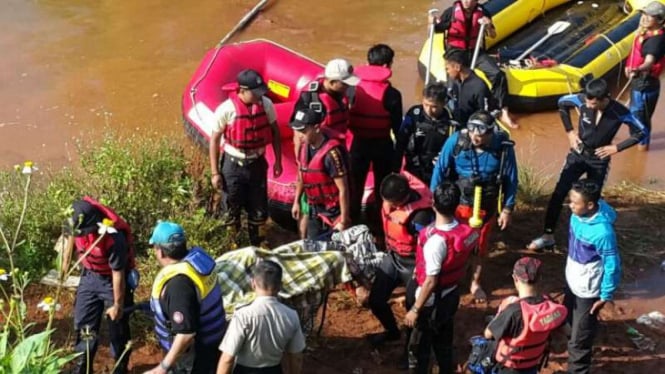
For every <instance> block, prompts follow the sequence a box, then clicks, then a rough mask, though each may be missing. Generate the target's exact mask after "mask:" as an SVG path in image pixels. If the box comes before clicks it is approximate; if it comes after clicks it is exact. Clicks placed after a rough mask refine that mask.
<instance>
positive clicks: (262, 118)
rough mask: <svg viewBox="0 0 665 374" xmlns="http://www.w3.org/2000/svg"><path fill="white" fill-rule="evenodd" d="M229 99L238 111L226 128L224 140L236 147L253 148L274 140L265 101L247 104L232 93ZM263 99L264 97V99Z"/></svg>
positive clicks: (242, 148) (263, 145)
mask: <svg viewBox="0 0 665 374" xmlns="http://www.w3.org/2000/svg"><path fill="white" fill-rule="evenodd" d="M229 100H231V102H232V103H233V107H234V108H235V111H236V116H235V119H234V120H233V122H232V123H230V124H229V126H226V127H225V128H224V140H225V141H226V142H227V143H229V144H230V145H231V146H233V147H234V148H238V149H241V150H251V149H257V148H262V147H265V146H266V145H268V144H270V142H271V141H272V130H271V129H270V123H269V122H268V116H267V115H266V112H265V109H264V108H263V105H262V103H263V101H260V102H259V103H256V104H252V105H249V106H248V105H247V104H245V103H243V102H242V101H241V100H240V98H239V97H238V95H236V94H235V93H232V94H231V95H229ZM262 100H263V99H262Z"/></svg>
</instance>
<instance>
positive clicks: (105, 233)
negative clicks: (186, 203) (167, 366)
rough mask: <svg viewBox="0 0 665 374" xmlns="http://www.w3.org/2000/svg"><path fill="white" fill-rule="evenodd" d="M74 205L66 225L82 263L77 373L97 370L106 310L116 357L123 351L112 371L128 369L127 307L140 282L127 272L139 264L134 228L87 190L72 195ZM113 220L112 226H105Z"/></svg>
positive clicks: (76, 317) (76, 304) (77, 313)
mask: <svg viewBox="0 0 665 374" xmlns="http://www.w3.org/2000/svg"><path fill="white" fill-rule="evenodd" d="M72 209H73V211H74V212H73V215H72V218H71V219H70V221H69V223H68V224H67V226H68V227H70V228H71V229H72V231H73V235H74V237H75V239H74V246H75V249H76V252H77V254H78V256H79V258H82V260H81V265H82V266H83V271H82V272H81V281H80V283H79V286H78V287H77V288H76V300H75V301H74V329H75V330H76V345H75V346H74V351H75V352H77V353H80V356H79V357H78V358H77V360H76V365H75V368H74V370H73V373H79V374H83V373H92V372H93V369H92V363H93V362H94V359H95V353H96V352H97V345H98V343H99V340H98V335H99V328H100V325H101V321H102V317H103V316H104V315H106V317H107V321H108V326H109V340H110V346H111V355H112V356H113V358H114V359H115V360H116V361H117V360H119V359H120V357H121V356H122V361H121V362H117V363H116V368H115V370H114V371H113V373H127V372H128V371H127V365H128V363H129V356H130V354H131V350H128V351H127V352H126V353H125V354H124V355H123V352H124V351H125V349H126V346H127V342H128V341H129V340H130V339H131V336H130V330H129V316H128V315H124V314H123V309H124V308H125V307H129V306H132V305H134V296H133V289H134V288H136V284H132V283H133V282H132V281H131V279H129V277H128V275H129V274H130V272H131V271H132V270H133V269H134V268H135V263H134V238H133V236H132V230H131V228H130V227H129V225H128V224H127V222H125V220H124V219H122V218H121V217H120V216H119V215H118V214H117V213H116V212H115V211H113V209H111V208H109V207H107V206H104V205H102V204H100V203H99V202H97V201H95V200H94V199H92V198H90V197H88V196H86V197H84V198H83V199H82V200H77V201H74V203H73V204H72ZM111 222H112V226H113V228H112V229H110V228H106V229H105V227H106V226H109V225H108V224H110V223H111ZM100 225H102V226H100ZM100 230H101V231H100ZM100 232H101V233H100ZM100 235H101V239H100ZM98 240H99V241H98ZM95 242H97V243H95ZM93 244H95V245H94V247H93ZM88 251H89V252H88ZM86 252H88V253H87V254H86Z"/></svg>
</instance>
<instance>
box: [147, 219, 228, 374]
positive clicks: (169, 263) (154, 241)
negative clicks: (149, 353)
mask: <svg viewBox="0 0 665 374" xmlns="http://www.w3.org/2000/svg"><path fill="white" fill-rule="evenodd" d="M149 244H150V245H151V246H152V247H153V249H154V251H155V257H156V259H157V262H158V263H159V265H160V266H161V267H162V269H161V270H160V271H159V273H157V276H156V277H155V281H154V283H153V285H152V292H151V295H150V309H151V310H152V313H153V316H154V320H155V333H156V335H157V340H158V341H159V345H160V346H161V347H162V349H163V350H164V358H163V359H162V361H161V362H160V363H159V365H157V366H156V367H155V368H153V369H152V370H150V371H148V373H149V374H165V373H169V374H170V373H177V374H180V373H182V374H189V373H201V374H208V373H214V372H215V367H216V363H217V360H218V358H219V350H217V346H218V345H219V343H220V342H221V341H222V337H223V336H224V331H225V330H226V317H225V313H224V305H223V301H222V290H221V288H220V285H219V283H218V280H217V279H218V278H217V273H215V271H214V270H215V260H213V258H212V257H210V255H208V254H207V253H206V252H205V251H204V250H203V249H202V248H200V247H193V248H191V249H187V237H186V235H185V231H184V230H183V228H182V227H181V226H180V225H178V224H176V223H173V222H167V221H160V222H158V223H157V225H156V226H155V228H154V230H153V232H152V236H151V237H150V241H149Z"/></svg>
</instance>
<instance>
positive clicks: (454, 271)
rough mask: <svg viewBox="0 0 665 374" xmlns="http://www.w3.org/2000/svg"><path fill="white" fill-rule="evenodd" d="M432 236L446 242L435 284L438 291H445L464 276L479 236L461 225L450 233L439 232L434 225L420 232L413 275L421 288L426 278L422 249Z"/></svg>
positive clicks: (476, 231)
mask: <svg viewBox="0 0 665 374" xmlns="http://www.w3.org/2000/svg"><path fill="white" fill-rule="evenodd" d="M434 235H439V236H440V237H442V238H443V239H444V240H445V242H446V248H447V251H446V258H445V260H443V263H442V264H441V271H440V272H439V282H438V283H437V285H438V286H439V288H440V289H445V288H448V287H450V286H453V285H456V284H457V282H459V280H460V279H461V278H462V277H463V276H464V273H465V268H466V261H467V260H468V259H469V256H470V255H471V252H473V250H474V249H475V248H476V246H478V239H479V237H480V234H479V233H478V230H474V229H472V228H471V227H469V226H467V225H465V224H463V223H459V224H457V226H455V228H453V229H452V230H450V231H443V230H439V229H437V228H436V226H434V224H431V225H429V226H427V228H426V229H424V230H422V231H420V235H419V237H418V247H417V250H416V267H415V270H414V273H415V276H416V282H418V285H421V286H422V284H423V283H425V278H427V274H426V273H425V256H424V253H423V249H424V247H425V243H426V242H427V239H429V238H430V237H432V236H434Z"/></svg>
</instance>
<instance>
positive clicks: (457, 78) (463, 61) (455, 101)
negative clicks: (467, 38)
mask: <svg viewBox="0 0 665 374" xmlns="http://www.w3.org/2000/svg"><path fill="white" fill-rule="evenodd" d="M446 72H447V73H448V77H449V78H450V80H449V81H448V85H449V87H448V95H449V97H450V102H449V105H450V106H451V107H452V112H453V119H454V120H455V121H457V122H459V123H460V124H462V126H464V125H465V124H466V122H467V121H468V120H469V117H470V116H471V115H472V114H473V113H476V112H477V111H479V110H487V111H490V112H492V111H494V110H495V109H496V105H495V101H494V98H493V97H492V94H491V93H490V90H489V88H488V87H487V84H486V83H485V81H483V80H482V79H480V78H479V77H478V76H477V75H476V73H474V72H473V70H471V69H469V62H468V60H467V58H466V55H465V54H464V52H462V51H459V50H455V49H454V50H452V51H449V52H446Z"/></svg>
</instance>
